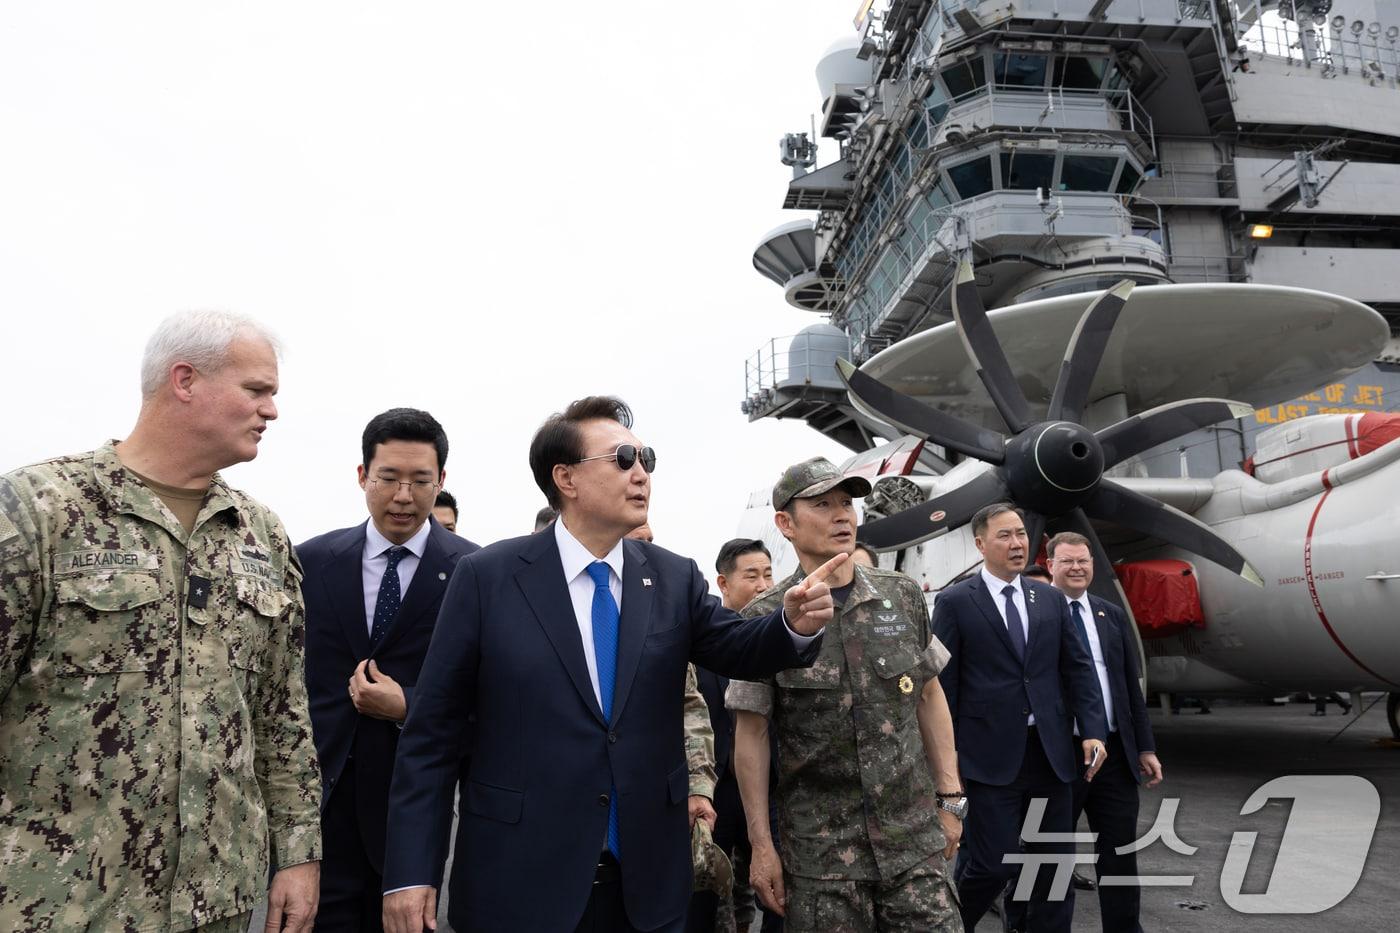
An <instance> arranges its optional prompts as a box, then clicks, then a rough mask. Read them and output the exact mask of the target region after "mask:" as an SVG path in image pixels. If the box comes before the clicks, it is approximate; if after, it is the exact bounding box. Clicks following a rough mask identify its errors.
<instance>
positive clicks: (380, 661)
mask: <svg viewBox="0 0 1400 933" xmlns="http://www.w3.org/2000/svg"><path fill="white" fill-rule="evenodd" d="M428 520H429V522H431V523H432V524H431V528H430V530H429V532H428V543H427V546H426V547H425V548H424V549H423V557H422V559H420V560H419V562H418V568H417V569H416V570H415V571H414V573H413V581H412V583H410V584H409V587H408V592H406V593H404V595H403V602H402V603H400V605H399V612H398V615H397V616H395V617H394V623H393V626H392V627H391V628H390V629H389V630H388V632H386V633H385V634H384V637H383V638H382V639H381V640H380V642H379V644H378V645H377V646H376V648H375V650H374V652H373V653H372V654H371V652H370V650H369V629H368V627H367V625H366V622H365V593H364V580H363V576H362V571H361V559H362V556H363V554H364V549H365V525H364V524H363V523H362V524H359V525H356V526H355V527H353V528H342V529H340V530H339V531H330V532H327V533H326V534H323V535H319V536H318V537H315V538H312V539H311V540H310V541H307V542H305V543H304V544H302V545H300V546H299V547H298V548H297V557H298V559H299V560H300V561H301V566H302V570H303V572H304V577H303V578H302V581H301V593H302V598H303V599H304V600H305V602H306V692H307V698H308V700H309V702H310V706H311V730H312V735H313V737H314V738H315V741H316V756H317V758H319V759H320V762H321V806H322V807H323V808H324V807H325V805H326V801H327V800H328V799H329V798H330V795H331V791H332V790H333V789H334V788H335V785H336V783H337V782H338V781H339V780H340V777H341V773H342V772H343V771H344V769H345V766H346V760H347V758H349V756H350V754H351V752H352V751H353V752H354V756H355V757H354V759H353V761H354V768H355V790H356V793H355V796H356V807H355V809H356V813H357V815H358V817H359V824H360V834H361V838H362V839H363V840H364V844H365V853H366V855H367V856H368V857H369V859H370V862H371V863H372V864H373V865H374V866H375V867H376V868H382V866H383V861H384V822H385V819H386V816H387V813H388V806H389V781H390V778H391V777H392V776H393V771H394V753H395V750H396V748H397V746H398V741H399V727H398V726H397V725H396V724H395V723H392V722H388V721H386V720H383V719H374V718H372V717H369V716H362V715H360V714H359V713H358V712H357V711H356V710H355V706H354V704H353V703H351V702H350V695H349V693H348V692H347V691H346V684H347V683H349V681H350V676H351V675H352V674H353V673H354V672H355V666H356V665H357V664H359V663H360V662H361V661H363V660H365V659H366V658H371V657H372V658H374V663H375V664H376V665H377V666H378V667H379V670H380V671H382V672H383V673H385V674H388V675H389V676H390V677H392V678H393V679H394V680H396V681H398V683H399V686H401V687H403V692H404V698H405V699H406V700H407V701H408V708H409V709H410V710H411V709H413V694H414V685H415V684H416V683H417V682H418V673H419V669H420V668H421V667H422V666H423V656H424V655H425V654H426V653H427V651H428V641H429V639H431V638H432V636H433V625H434V624H435V623H436V621H437V614H438V607H439V605H440V604H441V602H442V595H443V593H445V592H446V591H447V580H448V578H449V577H450V576H451V575H452V568H453V567H455V566H456V565H457V561H458V559H459V558H461V557H463V556H465V555H467V554H470V553H471V552H472V551H475V550H477V546H476V545H475V544H473V543H472V542H470V541H468V540H467V539H466V538H461V537H458V536H457V535H454V534H453V533H452V532H450V531H448V530H447V529H445V528H443V527H442V526H441V525H439V524H438V523H437V521H436V520H435V519H432V518H429V519H428Z"/></svg>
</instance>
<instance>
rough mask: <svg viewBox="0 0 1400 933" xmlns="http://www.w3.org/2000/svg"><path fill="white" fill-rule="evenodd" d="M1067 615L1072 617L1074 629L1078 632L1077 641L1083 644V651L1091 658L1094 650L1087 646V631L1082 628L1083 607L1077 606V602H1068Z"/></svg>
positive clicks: (1074, 600) (1072, 600)
mask: <svg viewBox="0 0 1400 933" xmlns="http://www.w3.org/2000/svg"><path fill="white" fill-rule="evenodd" d="M1069 613H1070V615H1072V616H1074V627H1075V628H1076V629H1078V630H1079V640H1080V641H1081V642H1083V643H1084V650H1085V651H1087V652H1089V655H1090V657H1092V656H1093V654H1094V649H1093V648H1092V647H1090V645H1089V630H1088V629H1086V628H1085V627H1084V607H1083V606H1081V605H1079V600H1077V599H1071V600H1070V601H1069Z"/></svg>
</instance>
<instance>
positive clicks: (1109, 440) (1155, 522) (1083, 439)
mask: <svg viewBox="0 0 1400 933" xmlns="http://www.w3.org/2000/svg"><path fill="white" fill-rule="evenodd" d="M1132 290H1133V283H1132V282H1131V281H1128V280H1124V281H1122V282H1119V283H1118V284H1117V285H1115V286H1114V287H1113V288H1110V289H1109V290H1108V291H1106V292H1104V293H1103V294H1102V295H1100V296H1099V297H1098V298H1096V299H1095V300H1094V302H1093V303H1092V304H1091V305H1090V306H1089V308H1088V309H1087V310H1086V311H1085V312H1084V314H1083V316H1082V317H1081V318H1080V320H1079V324H1078V326H1077V327H1076V328H1075V330H1074V334H1073V335H1072V336H1071V337H1070V341H1069V346H1068V348H1067V349H1066V351H1065V358H1064V362H1063V364H1062V365H1061V367H1060V373H1059V378H1058V379H1057V381H1056V383H1055V389H1054V392H1053V393H1052V395H1051V399H1050V406H1049V409H1048V411H1047V417H1046V420H1044V421H1039V422H1037V421H1035V420H1034V418H1033V416H1032V415H1031V413H1030V404H1029V403H1028V402H1027V401H1026V397H1025V394H1024V393H1023V392H1022V391H1021V386H1020V384H1019V383H1018V382H1017V381H1016V377H1015V376H1014V374H1013V373H1012V372H1011V365H1010V363H1008V362H1007V359H1006V354H1005V352H1004V351H1003V350H1002V347H1001V344H1000V342H999V341H998V340H997V337H996V333H995V332H994V331H993V330H992V326H991V322H990V320H989V319H988V317H987V312H986V310H985V309H984V308H983V306H982V299H981V296H980V295H978V293H977V285H976V281H975V279H974V276H973V272H972V265H971V263H968V262H963V263H962V264H961V266H960V267H959V270H958V278H957V282H956V283H955V285H954V288H953V320H954V321H955V322H956V326H957V329H958V333H959V335H960V336H961V337H962V341H963V346H964V347H966V348H967V352H968V356H969V357H970V358H971V359H972V362H973V365H974V366H975V367H976V369H977V375H978V376H979V377H980V378H981V380H982V383H983V384H984V385H985V386H986V387H987V392H988V394H989V395H991V397H992V402H993V404H995V405H996V408H997V411H998V412H1000V413H1001V416H1002V418H1003V419H1004V420H1005V421H1006V424H1007V427H1008V428H1009V429H1010V432H1011V433H1010V435H1009V436H1003V435H1001V434H999V433H998V432H996V431H992V430H989V429H987V428H982V427H979V426H977V425H973V424H970V423H968V422H966V421H963V420H962V419H960V418H958V417H956V416H954V415H950V414H948V413H946V412H943V411H940V410H938V409H936V408H932V407H930V406H928V405H925V404H924V403H922V402H920V401H918V400H916V399H912V398H910V397H908V396H906V395H903V394H901V393H899V392H897V391H895V390H894V389H892V388H890V387H889V386H887V385H885V384H884V383H882V382H880V381H879V380H877V379H875V378H874V377H872V376H869V375H867V374H865V373H862V372H860V371H859V370H858V369H856V368H855V367H854V366H853V365H851V364H850V363H849V362H847V361H845V360H840V361H838V363H837V369H838V371H839V372H840V375H841V378H842V380H843V381H844V382H845V384H846V387H847V389H849V390H850V393H851V398H852V400H853V401H854V402H855V403H856V404H857V405H858V406H859V407H861V408H864V409H866V410H868V411H869V412H871V413H872V414H874V415H876V416H877V417H879V418H881V419H883V420H884V421H887V422H889V423H890V424H892V425H894V426H896V427H898V428H900V429H901V430H905V431H909V432H910V433H913V434H917V435H919V436H921V437H925V438H928V439H929V440H930V441H932V442H933V443H935V444H941V445H943V446H944V447H946V448H948V449H950V450H956V451H958V452H959V453H962V454H965V455H967V456H969V457H972V458H974V459H977V460H981V461H984V462H986V463H989V464H992V469H991V470H989V471H988V472H986V473H984V474H982V475H980V476H978V477H977V478H976V479H974V480H972V481H971V482H969V483H966V484H964V485H963V486H960V487H958V488H957V489H953V490H951V491H949V492H947V493H944V494H943V495H941V496H937V497H935V498H933V499H930V500H929V501H927V502H924V503H923V504H921V505H918V506H915V507H914V508H910V509H905V510H904V511H902V512H900V513H898V514H896V515H891V516H889V517H887V518H881V519H878V520H876V521H873V522H870V523H868V524H866V525H864V526H863V527H862V529H861V535H860V537H861V540H863V541H866V542H868V543H869V544H870V545H871V546H873V547H875V548H876V549H878V550H889V549H895V548H903V547H909V546H911V545H914V544H917V543H919V542H920V541H924V540H927V539H928V538H931V537H933V536H934V535H937V534H940V533H942V532H944V531H947V530H949V529H951V528H956V527H958V526H960V525H964V524H966V523H967V522H968V521H970V520H971V519H972V516H973V514H974V513H975V512H976V511H977V510H978V509H980V508H981V507H982V506H984V505H987V504H989V503H992V502H996V501H998V500H1006V499H1009V500H1011V501H1012V502H1015V503H1016V505H1018V506H1020V507H1021V509H1023V510H1024V511H1025V512H1026V530H1027V532H1028V533H1029V534H1030V536H1031V548H1032V552H1035V551H1039V549H1040V535H1041V533H1042V532H1043V531H1044V530H1045V529H1046V528H1047V526H1048V527H1049V528H1050V529H1052V530H1055V531H1061V530H1064V531H1068V530H1074V531H1079V532H1080V533H1082V534H1084V535H1086V536H1087V537H1088V538H1089V540H1090V541H1091V542H1092V550H1093V551H1094V558H1095V564H1096V565H1097V566H1096V567H1095V571H1096V573H1095V575H1094V578H1095V582H1096V584H1099V583H1100V582H1101V583H1102V585H1104V586H1111V585H1112V583H1111V581H1112V580H1113V579H1114V578H1113V572H1112V568H1111V566H1109V564H1108V557H1107V553H1106V552H1105V550H1104V548H1103V545H1102V543H1101V542H1100V541H1099V540H1098V537H1097V535H1095V534H1094V533H1093V528H1092V526H1091V525H1090V522H1089V519H1090V518H1097V519H1101V520H1103V521H1108V522H1112V523H1114V524H1117V525H1121V526H1123V527H1125V528H1131V529H1134V530H1136V531H1139V532H1142V533H1143V534H1145V535H1150V536H1151V537H1154V538H1156V539H1158V540H1160V541H1162V542H1164V543H1166V544H1170V545H1174V546H1175V547H1179V548H1181V549H1182V550H1185V551H1190V552H1191V553H1193V554H1197V555H1199V556H1201V557H1204V558H1206V559H1207V560H1210V561H1214V562H1215V563H1217V564H1219V565H1220V566H1222V567H1224V568H1226V569H1228V570H1230V571H1232V572H1234V573H1237V574H1239V575H1240V576H1242V577H1244V578H1245V579H1246V580H1249V581H1250V582H1252V583H1255V584H1259V585H1262V583H1263V581H1262V580H1261V579H1260V577H1259V575H1258V573H1256V572H1255V570H1254V568H1253V567H1251V566H1250V565H1249V562H1248V561H1246V560H1245V559H1244V557H1243V555H1241V554H1240V553H1239V551H1237V550H1235V549H1234V548H1233V547H1232V546H1231V545H1230V544H1228V543H1227V542H1226V541H1225V540H1224V539H1223V538H1221V537H1220V536H1219V535H1217V534H1216V533H1215V532H1214V531H1213V530H1211V528H1210V527H1209V526H1207V525H1205V524H1203V523H1201V522H1199V521H1197V520H1196V519H1194V518H1192V517H1191V516H1189V515H1187V514H1185V513H1184V512H1180V511H1178V510H1177V509H1174V508H1172V507H1170V506H1167V505H1163V504H1162V503H1160V502H1158V501H1156V500H1155V499H1151V498H1148V497H1147V496H1143V495H1141V494H1139V493H1136V492H1133V491H1132V490H1130V489H1127V488H1125V487H1124V486H1121V485H1119V484H1118V483H1115V482H1113V480H1111V479H1105V478H1104V475H1103V473H1104V470H1105V469H1107V468H1109V467H1112V466H1115V465H1117V464H1119V463H1122V462H1123V461H1124V460H1127V459H1128V458H1129V457H1132V456H1134V455H1136V454H1139V453H1142V452H1143V451H1145V450H1147V449H1149V448H1151V447H1155V446H1156V445H1158V444H1161V443H1164V442H1166V441H1169V440H1171V439H1173V438H1176V437H1179V436H1181V435H1182V434H1184V433H1186V432H1188V431H1191V430H1195V429H1196V428H1202V427H1205V426H1207V425H1211V424H1215V423H1216V422H1219V421H1224V420H1225V419H1227V418H1238V417H1241V416H1243V415H1245V414H1248V413H1249V412H1250V411H1251V410H1252V409H1251V407H1250V406H1248V405H1245V404H1242V403H1240V402H1231V401H1226V400H1224V399H1188V400H1185V401H1181V402H1174V403H1171V404H1168V405H1162V406H1160V407H1158V408H1154V409H1152V410H1150V411H1146V412H1143V413H1141V414H1138V415H1134V416H1133V417H1131V418H1127V419H1125V420H1123V421H1120V422H1118V423H1117V424H1114V425H1110V426H1109V427H1107V428H1104V429H1103V430H1100V431H1097V432H1094V431H1090V430H1089V429H1088V428H1085V427H1084V426H1083V425H1082V424H1081V423H1080V422H1081V421H1082V420H1083V418H1084V411H1085V409H1086V407H1087V406H1088V403H1089V391H1090V386H1091V385H1092V383H1093V381H1094V376H1095V374H1096V373H1097V372H1098V368H1099V363H1100V362H1101V361H1102V359H1103V355H1104V350H1105V348H1106V347H1107V346H1108V340H1109V337H1110V336H1111V335H1112V333H1113V326H1114V324H1115V323H1116V322H1117V320H1118V316H1119V314H1120V313H1121V312H1122V310H1123V307H1124V306H1125V305H1126V304H1127V301H1128V298H1129V296H1130V295H1131V293H1132Z"/></svg>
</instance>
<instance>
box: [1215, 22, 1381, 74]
mask: <svg viewBox="0 0 1400 933" xmlns="http://www.w3.org/2000/svg"><path fill="white" fill-rule="evenodd" d="M1357 22H1358V23H1359V22H1360V21H1359V20H1358V21H1357ZM1390 29H1396V32H1395V33H1394V34H1391V33H1390V31H1389V29H1380V28H1379V27H1377V29H1376V31H1375V32H1371V31H1369V27H1366V26H1363V29H1362V31H1361V32H1359V33H1357V32H1353V31H1352V29H1351V27H1350V26H1348V27H1344V28H1343V29H1340V30H1339V29H1333V28H1331V27H1330V26H1329V27H1315V26H1299V25H1298V24H1297V23H1294V22H1291V21H1289V20H1285V19H1278V20H1274V21H1271V22H1268V23H1264V22H1259V23H1255V24H1253V25H1251V26H1250V27H1249V29H1247V30H1246V31H1245V32H1244V34H1243V35H1242V36H1240V45H1241V46H1242V47H1244V48H1246V49H1248V50H1249V51H1250V52H1251V53H1253V54H1255V55H1261V56H1266V57H1269V58H1279V59H1283V60H1284V61H1287V62H1290V63H1293V64H1300V65H1303V66H1305V67H1308V68H1313V67H1317V68H1319V69H1321V71H1322V75H1323V77H1334V76H1336V75H1339V74H1343V75H1356V76H1358V77H1360V78H1362V79H1364V80H1367V81H1370V82H1371V83H1372V84H1373V85H1378V84H1382V83H1386V84H1389V85H1390V86H1391V87H1394V86H1396V82H1398V81H1400V29H1397V28H1396V27H1390Z"/></svg>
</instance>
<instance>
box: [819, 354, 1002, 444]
mask: <svg viewBox="0 0 1400 933" xmlns="http://www.w3.org/2000/svg"><path fill="white" fill-rule="evenodd" d="M836 371H837V373H838V374H840V376H841V381H842V382H844V383H845V384H846V388H847V389H848V390H849V391H850V393H851V400H852V401H853V402H854V403H855V404H856V406H857V407H859V408H862V409H865V411H866V413H867V414H869V415H872V416H873V417H875V418H879V419H880V420H882V421H887V422H889V423H890V424H892V425H894V426H895V427H896V428H899V429H900V430H901V431H904V432H906V433H909V434H913V435H916V436H917V437H926V438H928V439H929V440H931V441H933V442H934V443H935V444H942V445H943V446H944V447H947V448H949V449H950V450H956V451H958V452H959V453H963V454H967V455H968V456H969V457H974V458H976V459H978V460H985V461H986V462H987V463H1001V462H1002V461H1003V460H1005V459H1006V438H1005V437H1003V436H1002V435H1001V434H999V433H997V432H996V431H993V430H991V429H990V428H982V427H978V426H977V425H974V424H970V423H969V422H966V421H963V420H962V419H961V418H957V417H954V416H953V415H950V414H947V413H946V412H942V411H939V410H938V409H937V408H933V407H932V406H929V405H925V404H924V403H923V402H920V401H918V400H916V399H913V398H910V397H909V396H907V395H905V394H903V393H902V392H896V391H895V390H894V389H891V388H890V387H889V386H887V385H885V384H884V383H883V382H881V381H880V380H878V379H876V378H875V377H874V376H869V375H866V374H865V373H863V372H861V371H860V370H859V369H856V367H855V365H854V364H853V363H851V362H850V361H849V360H843V359H838V360H837V361H836Z"/></svg>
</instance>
